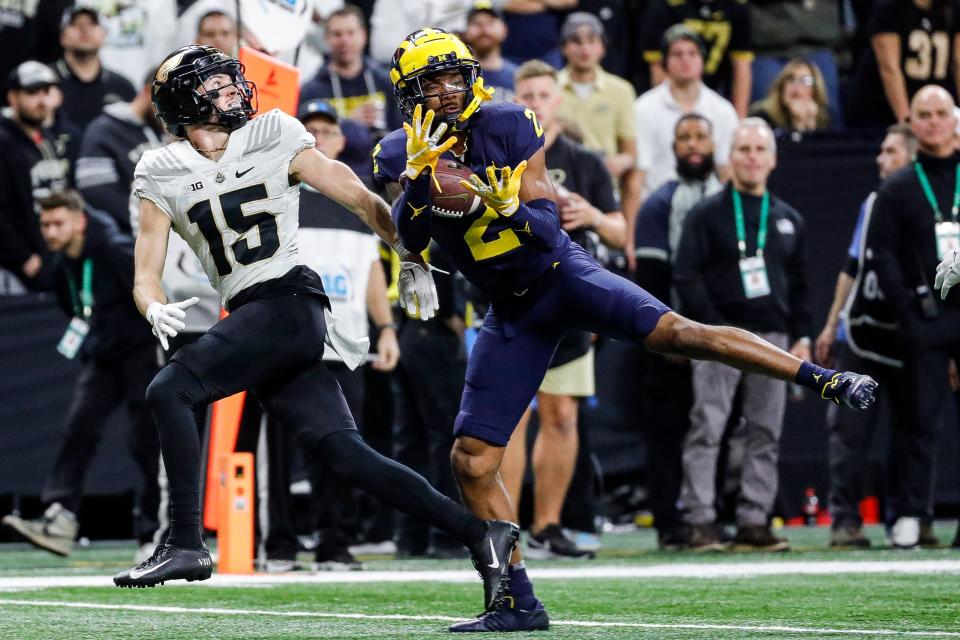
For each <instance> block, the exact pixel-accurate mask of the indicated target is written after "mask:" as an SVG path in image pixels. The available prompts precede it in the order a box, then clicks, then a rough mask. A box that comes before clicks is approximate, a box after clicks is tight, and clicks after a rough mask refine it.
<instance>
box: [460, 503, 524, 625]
mask: <svg viewBox="0 0 960 640" xmlns="http://www.w3.org/2000/svg"><path fill="white" fill-rule="evenodd" d="M519 539H520V527H518V526H517V525H515V524H514V523H512V522H507V521H506V520H487V533H486V535H485V536H483V538H481V539H480V541H479V542H478V543H477V546H476V547H474V548H473V549H471V550H470V551H471V554H472V556H473V557H472V560H473V566H474V567H475V568H476V570H477V572H479V573H480V577H481V578H482V579H483V606H484V608H485V609H486V610H488V611H489V610H490V608H491V607H492V606H493V605H494V603H496V602H497V601H498V600H499V599H500V597H501V596H502V595H503V593H504V592H505V591H506V586H507V582H508V581H509V580H510V578H509V577H508V575H507V570H508V569H509V567H510V556H511V555H513V550H514V549H515V548H516V546H517V541H518V540H519Z"/></svg>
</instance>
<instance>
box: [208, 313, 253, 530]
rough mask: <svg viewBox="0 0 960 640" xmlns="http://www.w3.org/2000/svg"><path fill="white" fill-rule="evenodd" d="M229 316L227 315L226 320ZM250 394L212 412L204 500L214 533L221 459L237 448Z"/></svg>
mask: <svg viewBox="0 0 960 640" xmlns="http://www.w3.org/2000/svg"><path fill="white" fill-rule="evenodd" d="M225 315H226V314H224V316H225ZM246 397H247V392H246V391H241V392H240V393H237V394H234V395H232V396H230V397H228V398H224V399H222V400H217V401H216V402H214V403H213V407H212V409H211V411H210V444H209V445H208V448H209V452H208V454H207V484H206V490H205V492H204V493H205V495H204V500H203V505H204V506H203V526H204V528H206V529H209V530H211V531H216V530H217V527H218V523H217V520H218V518H217V516H218V515H219V514H220V481H219V475H220V456H222V455H224V454H226V453H233V451H234V449H236V448H237V435H238V434H239V433H240V419H241V418H242V417H243V403H244V402H245V401H246Z"/></svg>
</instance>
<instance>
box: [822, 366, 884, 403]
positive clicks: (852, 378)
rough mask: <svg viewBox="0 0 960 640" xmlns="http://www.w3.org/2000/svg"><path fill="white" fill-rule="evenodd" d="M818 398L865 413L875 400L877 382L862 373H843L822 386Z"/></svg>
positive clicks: (835, 375)
mask: <svg viewBox="0 0 960 640" xmlns="http://www.w3.org/2000/svg"><path fill="white" fill-rule="evenodd" d="M820 397H821V398H824V399H825V400H833V401H834V402H836V403H837V404H840V405H843V406H845V407H849V408H850V409H853V410H854V411H866V410H867V409H869V408H870V406H871V405H872V404H873V403H874V402H875V401H876V399H877V381H876V380H874V379H873V378H871V377H870V376H868V375H864V374H862V373H853V372H852V371H844V372H842V373H837V374H834V376H833V377H832V378H831V379H830V381H829V382H827V383H826V384H825V385H823V389H822V390H821V391H820Z"/></svg>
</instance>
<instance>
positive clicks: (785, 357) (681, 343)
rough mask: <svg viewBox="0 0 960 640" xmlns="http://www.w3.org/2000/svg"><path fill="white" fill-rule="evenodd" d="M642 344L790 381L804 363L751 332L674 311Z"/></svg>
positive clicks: (667, 352) (651, 348)
mask: <svg viewBox="0 0 960 640" xmlns="http://www.w3.org/2000/svg"><path fill="white" fill-rule="evenodd" d="M643 344H644V346H645V347H646V348H647V349H650V350H651V351H654V352H656V353H661V354H663V355H679V356H685V357H687V358H691V359H694V360H712V361H715V362H721V363H723V364H726V365H729V366H731V367H734V368H736V369H740V370H742V371H747V372H750V373H761V374H763V375H767V376H770V377H772V378H779V379H780V380H787V381H793V380H794V379H795V378H796V375H797V371H799V370H800V365H801V364H802V362H803V361H802V360H800V359H799V358H797V357H795V356H792V355H790V354H789V353H787V352H786V351H784V350H783V349H780V348H778V347H775V346H774V345H772V344H770V343H769V342H767V341H766V340H764V339H763V338H760V337H759V336H756V335H754V334H752V333H750V332H749V331H744V330H743V329H737V328H736V327H715V326H711V325H705V324H700V323H699V322H693V321H692V320H688V319H687V318H684V317H682V316H680V315H678V314H676V313H672V312H671V313H667V314H665V315H664V316H663V317H661V318H660V321H659V322H658V323H657V326H656V328H655V329H654V330H653V332H651V333H650V335H648V336H647V338H646V339H645V340H644V341H643Z"/></svg>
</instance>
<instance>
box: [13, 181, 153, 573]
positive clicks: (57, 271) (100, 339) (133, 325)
mask: <svg viewBox="0 0 960 640" xmlns="http://www.w3.org/2000/svg"><path fill="white" fill-rule="evenodd" d="M40 210H41V213H40V227H41V231H42V233H43V238H44V241H45V242H46V243H47V246H48V247H49V249H50V251H51V252H52V253H53V258H52V261H51V262H52V265H53V283H54V290H55V292H56V297H57V301H58V302H59V304H60V306H61V307H62V308H63V310H64V311H65V312H66V313H67V315H68V316H70V317H71V318H72V319H71V321H70V324H69V325H68V327H67V331H66V333H64V336H63V338H62V339H61V341H60V344H59V345H58V347H57V350H58V351H59V352H60V353H61V354H62V355H64V356H65V357H67V358H70V359H79V360H80V361H81V362H82V368H81V370H80V375H79V377H78V379H77V385H76V387H75V388H74V392H73V400H72V402H71V405H70V410H69V413H68V416H67V424H66V429H65V431H66V433H65V437H64V440H63V442H62V443H61V445H60V451H59V453H58V454H57V459H56V463H55V464H54V467H53V471H52V472H51V473H50V475H49V476H48V477H47V480H46V483H45V484H44V488H43V495H42V499H43V502H44V504H45V505H47V509H46V511H45V513H44V514H43V516H42V517H39V518H36V519H34V520H23V519H21V518H19V517H17V516H12V515H9V516H6V517H5V518H4V519H3V524H5V525H6V526H8V527H10V528H11V529H13V530H14V531H16V532H17V533H19V534H20V535H22V536H23V537H24V538H26V539H27V540H28V541H29V542H31V543H33V544H34V545H36V546H38V547H40V548H42V549H46V550H48V551H51V552H53V553H56V554H59V555H63V556H66V555H68V554H69V553H70V551H71V549H72V547H73V543H74V540H75V538H76V535H77V529H78V524H77V516H76V514H77V513H78V510H79V506H80V499H81V496H82V493H83V480H84V476H85V475H86V472H87V469H88V468H89V466H90V462H91V461H92V460H93V456H94V454H95V452H96V448H97V444H98V442H99V440H100V435H101V433H102V431H103V428H104V426H105V425H106V422H107V418H108V417H109V416H110V413H111V412H112V411H113V409H115V408H116V407H117V405H118V404H120V402H122V401H125V402H126V405H127V410H128V411H129V413H130V418H131V422H132V431H131V433H130V437H129V440H128V443H127V444H128V446H129V448H130V451H131V453H132V454H133V457H134V459H135V461H136V463H137V465H138V466H139V468H140V471H141V472H142V474H143V480H144V482H143V486H142V489H141V491H140V492H139V496H138V504H137V506H138V510H139V517H138V521H137V527H136V528H137V531H136V534H137V537H138V538H139V541H140V543H141V546H148V545H149V544H150V541H151V540H152V537H153V533H154V530H155V529H156V527H157V522H156V516H157V513H158V510H159V490H158V487H157V474H158V472H159V464H160V444H159V440H158V437H157V430H156V427H155V426H154V424H153V418H152V417H151V415H150V412H149V411H148V410H147V406H146V401H145V399H144V398H145V394H146V389H147V385H148V384H149V383H150V381H151V380H152V379H153V376H154V375H156V373H157V371H158V366H157V355H156V347H155V346H154V340H153V335H152V334H151V333H150V327H149V326H148V325H146V324H145V323H144V322H142V321H141V320H140V317H139V314H138V312H137V308H136V306H135V305H134V303H133V297H132V296H131V295H130V292H131V291H132V289H133V240H132V239H131V238H130V237H129V236H126V235H124V234H122V233H120V231H119V229H118V228H117V225H116V224H114V223H113V221H112V220H111V218H110V217H109V216H107V215H106V214H103V213H99V212H96V211H93V210H89V209H86V210H85V206H84V202H83V199H82V198H81V196H80V194H79V193H77V192H76V191H74V190H70V189H68V190H66V191H62V192H58V193H54V194H51V195H50V196H48V197H46V198H44V199H42V200H41V201H40Z"/></svg>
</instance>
